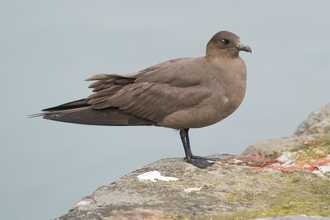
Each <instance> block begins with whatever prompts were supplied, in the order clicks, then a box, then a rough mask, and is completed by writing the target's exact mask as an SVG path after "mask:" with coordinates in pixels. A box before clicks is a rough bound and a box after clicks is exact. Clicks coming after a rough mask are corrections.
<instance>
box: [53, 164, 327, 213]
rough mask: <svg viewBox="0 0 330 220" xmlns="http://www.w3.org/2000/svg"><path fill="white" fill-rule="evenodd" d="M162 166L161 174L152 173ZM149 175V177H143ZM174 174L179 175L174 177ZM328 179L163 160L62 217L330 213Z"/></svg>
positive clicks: (95, 194)
mask: <svg viewBox="0 0 330 220" xmlns="http://www.w3.org/2000/svg"><path fill="white" fill-rule="evenodd" d="M155 171H158V172H159V173H160V175H161V178H160V175H158V174H156V178H157V176H158V178H159V179H155V178H153V176H152V175H151V174H150V173H149V172H155ZM146 173H149V174H150V179H148V178H145V179H142V178H139V176H140V175H143V174H145V175H144V176H148V175H146ZM174 178H177V180H176V179H174ZM329 198H330V182H329V180H328V179H326V178H321V177H318V176H317V175H315V174H312V173H309V172H302V171H294V172H288V173H282V172H278V171H264V172H254V171H253V168H252V167H247V166H230V165H224V164H220V163H215V164H214V165H212V166H211V167H209V168H207V169H199V168H197V167H195V166H193V165H190V164H188V163H186V162H184V160H183V159H175V158H171V159H163V160H159V161H156V162H154V163H152V164H149V165H147V166H145V167H142V168H140V169H138V170H136V171H134V172H131V173H129V174H127V175H125V176H123V177H121V178H120V179H119V180H117V181H116V182H114V183H111V184H109V185H105V186H102V187H100V188H99V189H97V190H96V191H95V192H93V193H92V194H91V195H89V196H86V197H85V198H83V199H82V200H81V201H79V202H78V203H77V204H75V205H74V206H73V208H72V209H71V210H70V211H69V213H68V214H66V215H64V216H62V217H60V218H57V219H58V220H74V219H75V220H76V219H80V220H87V219H88V220H89V219H109V220H113V219H116V220H117V219H120V220H124V219H125V220H126V219H127V220H129V219H136V220H139V219H150V220H151V219H164V218H165V219H248V218H250V219H251V218H256V217H267V216H275V215H285V214H308V215H324V216H330V203H329Z"/></svg>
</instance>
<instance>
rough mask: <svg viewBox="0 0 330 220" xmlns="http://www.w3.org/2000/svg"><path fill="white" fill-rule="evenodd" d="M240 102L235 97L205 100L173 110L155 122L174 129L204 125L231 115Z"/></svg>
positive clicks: (240, 100)
mask: <svg viewBox="0 0 330 220" xmlns="http://www.w3.org/2000/svg"><path fill="white" fill-rule="evenodd" d="M241 102H242V99H239V98H236V97H230V98H227V97H222V99H221V100H217V99H216V98H213V99H210V100H205V102H201V103H200V104H199V105H197V106H195V107H193V108H189V109H182V110H179V111H176V112H173V113H172V114H170V115H168V116H166V117H165V118H164V119H163V120H162V121H160V122H159V123H157V124H158V125H160V126H164V127H170V128H174V129H182V128H201V127H206V126H209V125H212V124H215V123H217V122H219V121H221V120H222V119H224V118H226V117H228V116H229V115H231V114H232V113H233V112H234V111H235V110H236V109H237V108H238V106H239V105H240V104H241Z"/></svg>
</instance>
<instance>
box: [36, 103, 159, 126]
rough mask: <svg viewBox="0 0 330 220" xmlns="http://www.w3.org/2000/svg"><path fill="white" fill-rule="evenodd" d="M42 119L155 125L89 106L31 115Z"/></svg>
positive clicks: (108, 109) (87, 123) (118, 111)
mask: <svg viewBox="0 0 330 220" xmlns="http://www.w3.org/2000/svg"><path fill="white" fill-rule="evenodd" d="M40 116H43V118H44V119H48V120H54V121H60V122H68V123H76V124H86V125H108V126H134V125H156V123H155V122H153V121H150V120H146V119H143V118H139V117H137V116H134V115H130V114H127V113H124V112H123V111H121V110H120V109H118V108H107V109H92V108H91V106H85V107H78V108H72V109H66V110H52V111H48V112H45V113H39V114H35V115H31V116H30V117H40Z"/></svg>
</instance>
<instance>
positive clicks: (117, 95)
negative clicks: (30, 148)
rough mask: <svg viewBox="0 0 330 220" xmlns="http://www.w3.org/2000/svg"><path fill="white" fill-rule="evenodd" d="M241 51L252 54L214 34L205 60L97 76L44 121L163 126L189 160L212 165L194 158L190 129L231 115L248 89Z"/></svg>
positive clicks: (227, 34) (226, 35)
mask: <svg viewBox="0 0 330 220" xmlns="http://www.w3.org/2000/svg"><path fill="white" fill-rule="evenodd" d="M240 51H246V52H252V51H251V48H250V47H249V46H246V45H244V44H242V43H240V40H239V37H238V36H236V35H235V34H233V33H231V32H228V31H220V32H218V33H216V34H215V35H214V36H213V37H212V38H211V40H210V41H209V42H208V44H207V47H206V55H205V56H202V57H189V58H178V59H173V60H169V61H166V62H163V63H159V64H157V65H154V66H151V67H149V68H147V69H144V70H141V71H139V72H136V73H132V74H126V75H117V74H97V75H95V76H93V77H91V78H89V79H87V81H92V80H96V82H94V83H93V84H91V85H90V86H89V88H93V92H94V93H93V94H92V95H90V96H89V97H87V98H84V99H80V100H76V101H73V102H69V103H66V104H62V105H59V106H56V107H52V108H47V109H44V110H42V111H44V113H42V114H41V115H42V116H43V118H45V119H49V120H55V121H61V122H69V123H77V124H87V125H107V126H137V125H140V126H148V125H149V126H151V125H153V126H161V127H168V128H173V129H177V130H179V131H180V132H179V133H180V137H181V140H182V143H183V147H184V151H185V155H186V158H185V159H186V161H187V162H188V163H191V164H193V165H195V166H197V167H200V168H206V167H208V166H210V165H211V164H212V161H210V160H209V159H208V158H203V157H198V156H195V155H193V154H192V152H191V148H190V142H189V136H188V131H189V129H190V128H201V127H205V126H209V125H212V124H215V123H217V122H219V121H221V120H222V119H224V118H226V117H228V116H229V115H230V114H232V113H233V112H234V111H235V110H236V109H237V108H238V106H239V105H240V104H241V102H242V100H243V98H244V95H245V90H246V66H245V63H244V61H243V59H242V58H241V57H240V56H239V52H240Z"/></svg>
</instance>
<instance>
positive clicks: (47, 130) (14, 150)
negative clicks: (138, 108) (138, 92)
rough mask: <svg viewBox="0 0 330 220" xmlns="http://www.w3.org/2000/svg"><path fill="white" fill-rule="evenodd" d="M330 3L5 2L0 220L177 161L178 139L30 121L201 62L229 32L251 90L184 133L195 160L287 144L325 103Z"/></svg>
mask: <svg viewBox="0 0 330 220" xmlns="http://www.w3.org/2000/svg"><path fill="white" fill-rule="evenodd" d="M329 9H330V2H329V1H317V3H316V1H299V2H297V1H279V0H278V1H261V0H260V1H219V0H216V1H192V0H186V1H172V0H166V1H151V0H150V1H81V0H79V1H62V0H58V1H14V0H7V1H6V0H4V1H1V3H0V27H1V31H0V45H1V49H0V72H1V93H0V101H1V109H0V111H1V114H0V117H1V124H0V195H1V200H0V207H1V208H0V209H1V212H0V219H33V220H41V219H43V220H44V219H52V218H55V217H59V216H60V215H62V214H65V213H66V212H67V211H68V210H69V209H70V208H71V207H72V205H74V203H76V202H77V201H79V200H80V199H81V198H83V197H84V196H86V195H88V194H90V193H91V192H93V191H94V190H95V189H97V188H98V187H100V186H102V185H105V184H109V183H111V182H113V181H115V180H116V179H118V178H119V177H120V176H123V175H124V174H126V173H128V172H131V171H133V170H135V169H138V168H140V167H142V166H144V165H147V164H148V163H151V162H154V161H156V160H159V159H161V158H168V157H183V156H184V151H183V148H182V145H181V140H180V138H179V134H178V132H176V131H174V130H171V129H168V128H155V127H134V128H132V127H98V126H84V125H75V124H67V123H59V122H53V121H47V120H43V119H42V118H34V119H27V115H29V114H33V113H39V112H40V110H41V109H43V108H47V107H52V106H55V105H59V104H62V103H65V102H68V101H72V100H76V99H80V98H84V97H86V96H88V95H90V94H91V90H90V89H88V88H87V87H88V85H89V83H90V82H85V81H84V80H85V79H86V78H88V77H90V76H92V75H95V74H98V73H117V74H126V73H132V72H136V71H138V70H141V69H144V68H146V67H149V66H151V65H154V64H157V63H160V62H163V61H166V60H169V59H173V58H179V57H194V56H203V55H204V54H205V46H206V43H207V42H208V41H209V39H210V38H211V37H212V36H213V35H214V34H215V33H216V32H218V31H220V30H228V31H232V32H234V33H235V34H237V35H238V36H240V38H241V42H242V43H244V44H246V45H249V46H250V47H251V48H252V50H253V53H252V54H250V53H244V52H243V53H242V52H241V56H242V57H243V59H244V60H245V62H246V65H247V70H248V86H247V93H246V96H245V99H244V101H243V103H242V105H241V106H240V108H239V109H238V110H237V111H236V112H235V113H234V114H233V115H231V116H230V117H229V118H227V119H225V120H223V121H222V122H220V123H218V124H216V125H212V126H209V127H206V128H202V129H192V130H191V132H190V138H191V144H192V150H193V152H194V154H196V155H201V156H206V155H210V154H214V153H234V154H240V153H241V152H242V151H243V150H244V149H245V148H246V147H248V146H249V145H251V144H252V143H253V142H255V141H257V140H262V139H269V138H279V137H285V136H290V135H292V134H293V133H294V132H295V130H296V128H297V127H298V125H299V123H301V122H302V121H303V120H304V119H306V118H307V117H308V115H309V114H310V113H311V112H312V111H314V110H315V109H317V108H319V107H322V106H324V105H326V104H327V103H329V95H330V87H329V82H330V74H329V69H330V62H329V58H330V56H329V49H330V43H329V36H330V25H329V21H330V14H329Z"/></svg>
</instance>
